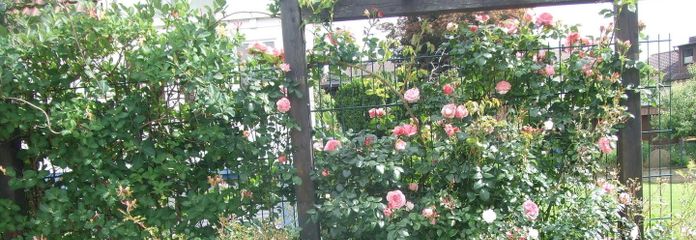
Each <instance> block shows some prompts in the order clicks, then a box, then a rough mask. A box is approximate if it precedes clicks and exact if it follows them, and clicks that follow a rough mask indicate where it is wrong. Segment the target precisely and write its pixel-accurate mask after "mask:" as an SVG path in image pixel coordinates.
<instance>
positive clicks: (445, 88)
mask: <svg viewBox="0 0 696 240" xmlns="http://www.w3.org/2000/svg"><path fill="white" fill-rule="evenodd" d="M442 92H443V93H445V95H450V94H452V93H453V92H454V87H452V84H449V83H448V84H445V85H444V86H442Z"/></svg>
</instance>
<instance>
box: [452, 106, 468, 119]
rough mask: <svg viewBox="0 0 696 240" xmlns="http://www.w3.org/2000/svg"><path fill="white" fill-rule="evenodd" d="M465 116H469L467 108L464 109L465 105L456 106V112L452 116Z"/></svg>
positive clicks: (460, 117)
mask: <svg viewBox="0 0 696 240" xmlns="http://www.w3.org/2000/svg"><path fill="white" fill-rule="evenodd" d="M466 116H469V110H467V109H466V106H464V105H459V106H457V112H456V113H455V114H454V117H456V118H459V119H462V118H465V117H466Z"/></svg>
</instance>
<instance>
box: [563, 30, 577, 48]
mask: <svg viewBox="0 0 696 240" xmlns="http://www.w3.org/2000/svg"><path fill="white" fill-rule="evenodd" d="M578 40H580V34H579V33H577V32H572V33H570V34H568V37H566V46H568V47H570V46H573V45H575V43H576V42H578Z"/></svg>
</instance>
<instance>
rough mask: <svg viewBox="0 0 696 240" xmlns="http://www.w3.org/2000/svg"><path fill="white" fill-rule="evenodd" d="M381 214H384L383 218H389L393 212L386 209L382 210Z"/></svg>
mask: <svg viewBox="0 0 696 240" xmlns="http://www.w3.org/2000/svg"><path fill="white" fill-rule="evenodd" d="M382 213H384V217H391V215H392V213H394V211H392V209H391V208H388V207H387V208H385V209H384V210H382Z"/></svg>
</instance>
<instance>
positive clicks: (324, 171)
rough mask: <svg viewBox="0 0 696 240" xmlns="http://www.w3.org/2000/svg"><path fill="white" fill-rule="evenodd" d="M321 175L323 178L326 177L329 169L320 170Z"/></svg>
mask: <svg viewBox="0 0 696 240" xmlns="http://www.w3.org/2000/svg"><path fill="white" fill-rule="evenodd" d="M321 175H322V176H324V177H328V176H329V169H326V168H324V169H322V170H321Z"/></svg>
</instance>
